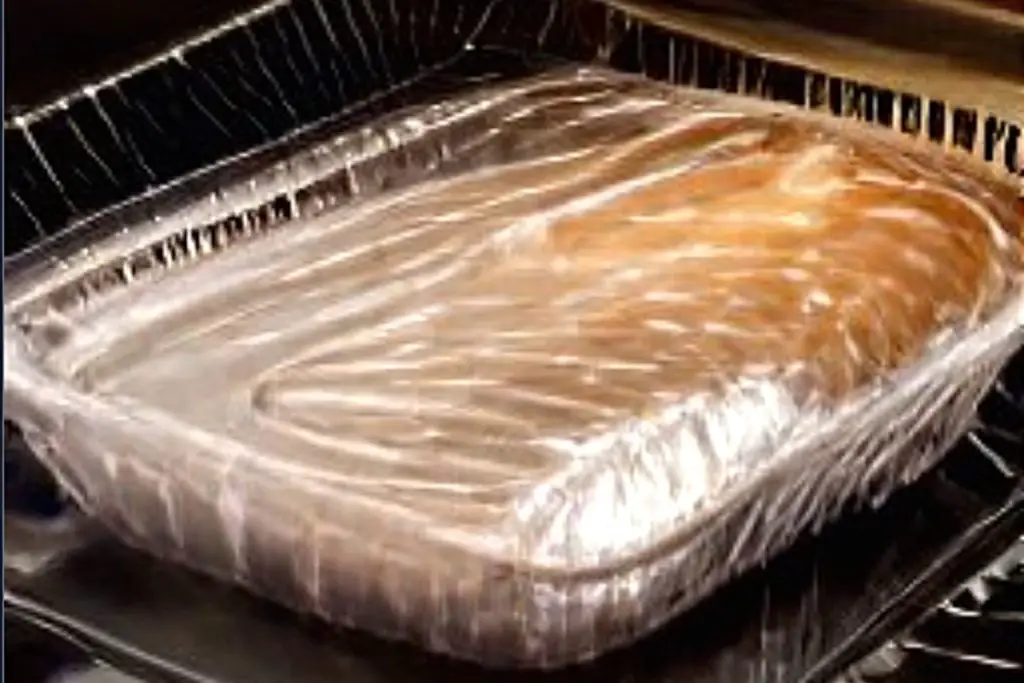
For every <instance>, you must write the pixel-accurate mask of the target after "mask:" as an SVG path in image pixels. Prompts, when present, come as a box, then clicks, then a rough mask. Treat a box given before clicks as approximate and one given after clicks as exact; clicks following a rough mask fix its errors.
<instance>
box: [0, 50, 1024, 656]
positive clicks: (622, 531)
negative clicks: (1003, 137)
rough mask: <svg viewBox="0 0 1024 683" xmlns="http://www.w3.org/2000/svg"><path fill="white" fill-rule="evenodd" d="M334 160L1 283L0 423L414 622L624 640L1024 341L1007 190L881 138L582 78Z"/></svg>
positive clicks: (186, 530) (198, 562)
mask: <svg viewBox="0 0 1024 683" xmlns="http://www.w3.org/2000/svg"><path fill="white" fill-rule="evenodd" d="M334 150H335V151H334V152H332V154H335V155H336V157H337V158H338V159H342V158H343V159H344V160H345V162H344V164H342V165H341V167H343V168H344V171H343V172H344V173H345V174H348V176H347V178H348V182H347V185H348V186H349V187H351V188H359V187H361V186H363V185H367V183H361V182H360V181H361V180H362V181H365V180H366V179H373V180H374V183H373V187H374V188H376V189H374V190H366V191H365V192H358V191H357V192H355V197H354V198H353V199H351V200H350V201H346V202H331V201H325V200H323V197H320V198H319V199H318V198H317V197H316V190H315V187H328V186H330V183H323V182H322V181H323V180H324V178H322V177H321V178H318V179H317V181H318V182H320V185H316V184H315V183H313V182H312V181H311V180H310V179H309V178H310V176H309V175H308V173H307V175H306V176H303V175H302V173H300V172H299V171H301V170H303V169H304V168H305V167H303V166H302V164H299V163H297V164H295V165H294V168H295V169H297V170H295V173H294V175H293V176H292V177H288V178H280V177H278V176H274V175H273V174H268V175H267V176H266V177H263V178H262V180H261V179H259V178H257V179H256V181H254V183H253V184H250V185H245V187H248V188H250V189H251V188H252V187H256V188H258V191H250V190H246V192H248V193H249V194H244V193H243V194H238V195H237V196H240V197H243V199H246V201H250V202H253V201H257V200H260V199H261V198H262V199H263V200H269V198H272V197H274V196H276V194H275V193H276V192H278V191H285V190H287V191H288V192H290V193H291V194H288V197H289V198H290V199H291V200H292V201H293V202H294V207H295V210H294V212H293V218H292V220H290V221H286V222H285V223H284V224H283V225H278V226H277V227H276V228H275V229H274V230H273V231H270V232H267V233H266V234H261V235H257V236H252V237H249V238H238V237H237V235H236V236H234V237H232V238H231V239H228V235H227V233H226V232H224V230H226V229H227V228H223V229H222V228H221V227H218V226H223V225H228V223H224V222H222V223H216V222H214V223H211V225H212V227H209V228H208V229H207V228H204V230H203V231H198V232H197V231H196V230H198V228H196V230H193V232H192V233H189V235H192V236H191V237H188V240H191V241H188V240H186V242H187V245H186V246H188V245H192V246H191V247H190V248H188V249H185V250H183V251H182V252H181V254H180V255H179V257H178V258H175V259H164V261H162V263H163V264H164V265H163V266H160V267H157V266H154V265H153V264H152V263H150V262H149V261H146V259H149V258H151V256H152V254H156V253H159V252H160V250H161V249H164V248H166V244H167V240H168V239H169V237H168V235H172V234H174V233H173V231H174V230H187V229H191V228H194V227H195V226H194V224H193V223H190V222H189V220H191V218H189V219H188V220H186V218H188V217H193V218H194V217H195V216H196V215H199V214H198V213H197V210H192V209H189V208H188V207H185V208H184V209H183V210H182V212H181V213H180V214H178V215H171V216H170V217H167V218H165V219H164V220H161V221H158V222H155V223H153V224H150V225H142V226H136V227H135V228H133V229H132V230H129V231H127V232H121V233H118V234H117V235H114V236H112V237H110V238H108V239H106V240H105V241H100V242H99V243H97V244H95V245H94V246H93V248H92V249H91V250H90V251H89V252H88V254H87V255H86V256H85V257H82V256H78V257H77V258H74V259H71V260H69V261H67V262H65V263H64V264H63V265H62V266H60V267H49V266H46V265H45V264H44V265H38V264H37V265H36V266H35V267H31V268H25V269H24V272H23V273H22V274H21V275H20V276H19V275H18V274H17V273H16V274H15V275H14V277H13V280H12V283H11V284H9V285H8V293H7V313H6V319H5V323H6V329H5V333H6V339H5V361H6V364H7V375H6V377H5V398H6V399H7V406H8V408H7V409H8V416H9V417H11V418H13V419H15V420H16V421H18V422H19V423H20V424H21V425H22V427H23V429H24V430H25V432H26V436H27V438H28V439H29V441H30V443H32V445H33V447H34V449H35V451H36V453H37V454H38V455H39V457H40V458H41V459H42V460H43V461H44V462H45V463H46V465H47V466H48V467H49V468H51V469H52V470H53V472H54V473H55V474H56V476H57V477H58V478H59V480H60V481H61V482H62V484H63V485H64V486H65V487H66V488H67V489H68V490H69V491H70V493H71V494H72V496H73V497H74V498H75V500H76V501H77V502H78V503H79V504H80V505H81V507H82V508H83V509H85V510H86V511H87V512H88V513H90V514H92V515H95V516H96V517H97V518H99V519H100V520H102V521H103V522H105V523H106V524H108V525H109V526H110V527H111V528H113V529H114V530H115V531H116V532H117V533H118V534H120V535H121V536H122V537H123V538H124V539H125V540H127V541H128V542H131V543H133V544H136V545H139V546H142V547H145V548H147V549H149V550H151V551H153V552H155V553H158V554H160V555H163V556H165V557H167V558H170V559H173V560H176V561H180V562H183V563H186V564H188V565H191V566H193V567H195V568H198V569H200V570H203V571H206V572H209V573H212V574H215V575H217V576H221V577H224V578H227V579H230V580H233V581H237V582H239V583H241V584H244V585H246V586H249V587H250V588H252V589H254V590H255V591H257V592H260V593H263V594H265V595H268V596H270V597H272V598H275V599H277V600H279V601H281V602H284V603H285V604H288V605H289V606H291V607H293V608H295V609H298V610H301V611H307V612H313V613H316V614H318V615H320V616H322V617H324V618H326V619H328V620H330V621H333V622H336V623H339V624H343V625H349V626H355V627H358V628H362V629H367V630H370V631H373V632H375V633H378V634H381V635H385V636H396V637H401V638H407V639H411V640H414V641H416V642H418V643H420V644H421V645H424V646H425V647H428V648H430V649H432V650H436V651H440V652H444V653H448V654H452V655H455V656H459V657H467V658H472V659H477V660H480V661H483V662H485V663H489V664H492V665H498V666H540V667H550V666H558V665H563V664H567V663H571V662H574V661H578V660H582V659H586V658H589V657H592V656H594V655H596V654H598V653H600V652H601V651H604V650H606V649H609V648H613V647H616V646H619V645H622V644H624V643H626V642H629V641H630V640H632V639H635V638H637V637H639V636H641V635H643V634H644V633H645V632H647V631H649V630H651V629H653V628H655V627H656V626H657V625H658V624H660V623H662V622H663V621H665V620H666V619H668V618H670V617H671V616H672V615H674V614H677V613H678V612H680V611H681V610H683V609H685V608H687V607H688V606H691V605H692V604H694V603H695V602H696V601H697V600H699V599H700V598H701V597H702V596H704V595H706V594H707V593H708V592H709V591H711V590H713V589H714V588H715V587H716V586H718V585H720V584H721V583H722V582H724V581H725V580H727V579H728V578H729V577H731V576H733V575H735V574H737V573H738V572H740V571H742V570H744V569H747V568H750V567H751V566H753V565H754V564H756V563H758V562H761V561H763V560H764V559H766V558H767V557H769V556H770V555H772V554H774V553H776V552H778V551H779V550H781V549H782V548H784V547H785V546H786V545H787V544H789V543H791V542H792V541H793V540H794V539H795V538H796V536H797V535H798V534H800V533H802V532H803V531H806V530H807V529H810V528H813V527H815V526H819V525H820V524H822V523H824V522H825V521H827V520H828V519H830V518H831V517H833V516H834V515H835V514H836V513H837V511H838V510H839V509H841V508H842V507H843V506H845V505H848V504H851V503H852V504H856V503H859V502H871V501H874V500H877V499H879V498H881V497H884V496H885V495H886V494H888V493H889V492H890V491H892V490H893V489H894V488H896V487H897V486H898V485H899V484H901V483H903V482H907V481H910V480H912V479H913V478H914V477H916V476H917V475H918V474H920V473H921V472H922V471H923V470H924V469H926V468H927V467H928V466H929V465H931V464H932V463H934V462H935V461H936V460H937V459H938V458H939V457H940V456H941V454H942V452H943V449H944V448H945V447H946V446H947V445H948V444H950V443H951V442H952V441H953V440H954V439H955V438H956V437H957V436H958V435H959V434H960V433H961V432H962V431H963V429H964V428H965V426H966V424H967V422H968V420H969V419H970V416H971V414H972V410H973V407H974V404H975V403H976V401H977V400H978V399H979V398H980V397H981V395H982V394H983V393H984V391H985V390H986V388H987V386H988V385H989V383H990V381H991V379H992V377H993V375H994V373H995V372H996V371H997V370H998V368H999V366H1000V364H1001V363H1002V362H1003V361H1004V360H1005V359H1006V358H1007V357H1009V355H1010V354H1011V353H1012V352H1013V350H1014V349H1015V348H1016V347H1017V346H1018V345H1019V344H1020V341H1021V316H1022V310H1024V306H1022V296H1021V272H1022V268H1021V266H1022V256H1021V248H1020V244H1021V242H1020V237H1021V235H1020V230H1021V226H1020V220H1019V218H1018V217H1017V216H1016V215H1015V213H1014V200H1015V195H1014V188H1013V186H1012V185H1011V184H1010V183H1009V182H1008V181H1005V180H1002V179H1000V178H998V177H996V176H995V175H990V174H989V172H988V171H986V170H985V169H983V168H981V167H980V166H979V167H975V166H974V165H973V163H974V162H971V161H969V160H967V159H964V158H960V157H953V156H945V155H943V153H941V152H940V151H938V150H933V149H932V148H930V147H926V146H923V145H920V144H915V143H912V142H909V141H905V140H904V139H902V138H900V137H898V136H896V135H895V134H889V133H886V132H882V131H876V130H869V129H867V128H861V127H856V126H853V125H847V124H845V123H842V122H838V121H833V120H829V119H826V118H819V117H817V116H815V115H812V114H808V113H805V112H801V111H798V110H796V109H789V108H785V107H782V106H776V105H772V104H767V103H763V102H755V101H748V100H744V99H740V98H736V97H731V96H727V95H722V94H716V93H702V92H698V91H694V90H688V89H678V88H671V87H667V86H663V85H658V84H654V83H651V82H648V81H645V80H643V79H639V78H634V77H631V76H625V75H621V74H616V73H612V72H606V71H602V70H599V69H573V70H568V71H562V72H556V73H552V74H549V75H546V76H544V77H540V78H535V79H532V80H529V81H525V82H520V83H516V84H511V85H504V86H501V87H498V88H494V89H490V90H487V91H485V92H478V93H474V94H471V95H468V96H465V97H464V98H463V99H459V100H454V101H449V102H446V103H444V104H443V105H437V106H434V107H428V108H426V109H421V110H417V111H413V112H407V113H406V114H404V115H402V116H399V117H396V118H394V119H391V120H389V121H386V122H384V123H381V124H379V125H378V126H376V127H371V128H369V129H367V130H366V131H362V132H357V133H353V134H350V135H348V136H344V137H343V138H342V139H341V140H340V141H339V142H338V143H337V144H336V145H335V147H334ZM316 168H319V169H321V171H322V169H323V168H324V165H323V163H322V162H321V163H320V165H319V166H317V167H316ZM340 172H341V171H339V173H340ZM309 173H311V172H309ZM268 178H269V180H268ZM261 183H262V184H261ZM303 183H305V185H304V184H303ZM240 187H241V186H240ZM289 188H290V189H289ZM310 188H313V189H310ZM253 192H255V194H253ZM222 196H224V197H229V196H236V195H232V194H231V191H225V192H224V193H222ZM224 203H225V204H226V205H227V204H230V203H229V202H227V201H226V200H225V202H224ZM243 203H244V202H243ZM195 206H199V203H198V202H197V203H196V205H195ZM232 206H233V205H232ZM223 210H225V211H227V210H228V209H223ZM190 211H191V213H190ZM225 245H227V246H225ZM144 262H145V263H149V266H148V267H146V268H139V267H138V264H140V263H144ZM167 263H170V265H167ZM119 269H120V271H130V272H131V273H132V276H131V277H125V278H120V279H115V280H111V278H110V277H109V274H110V273H117V272H120V271H119ZM96 283H104V285H103V286H97V284H96Z"/></svg>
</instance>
